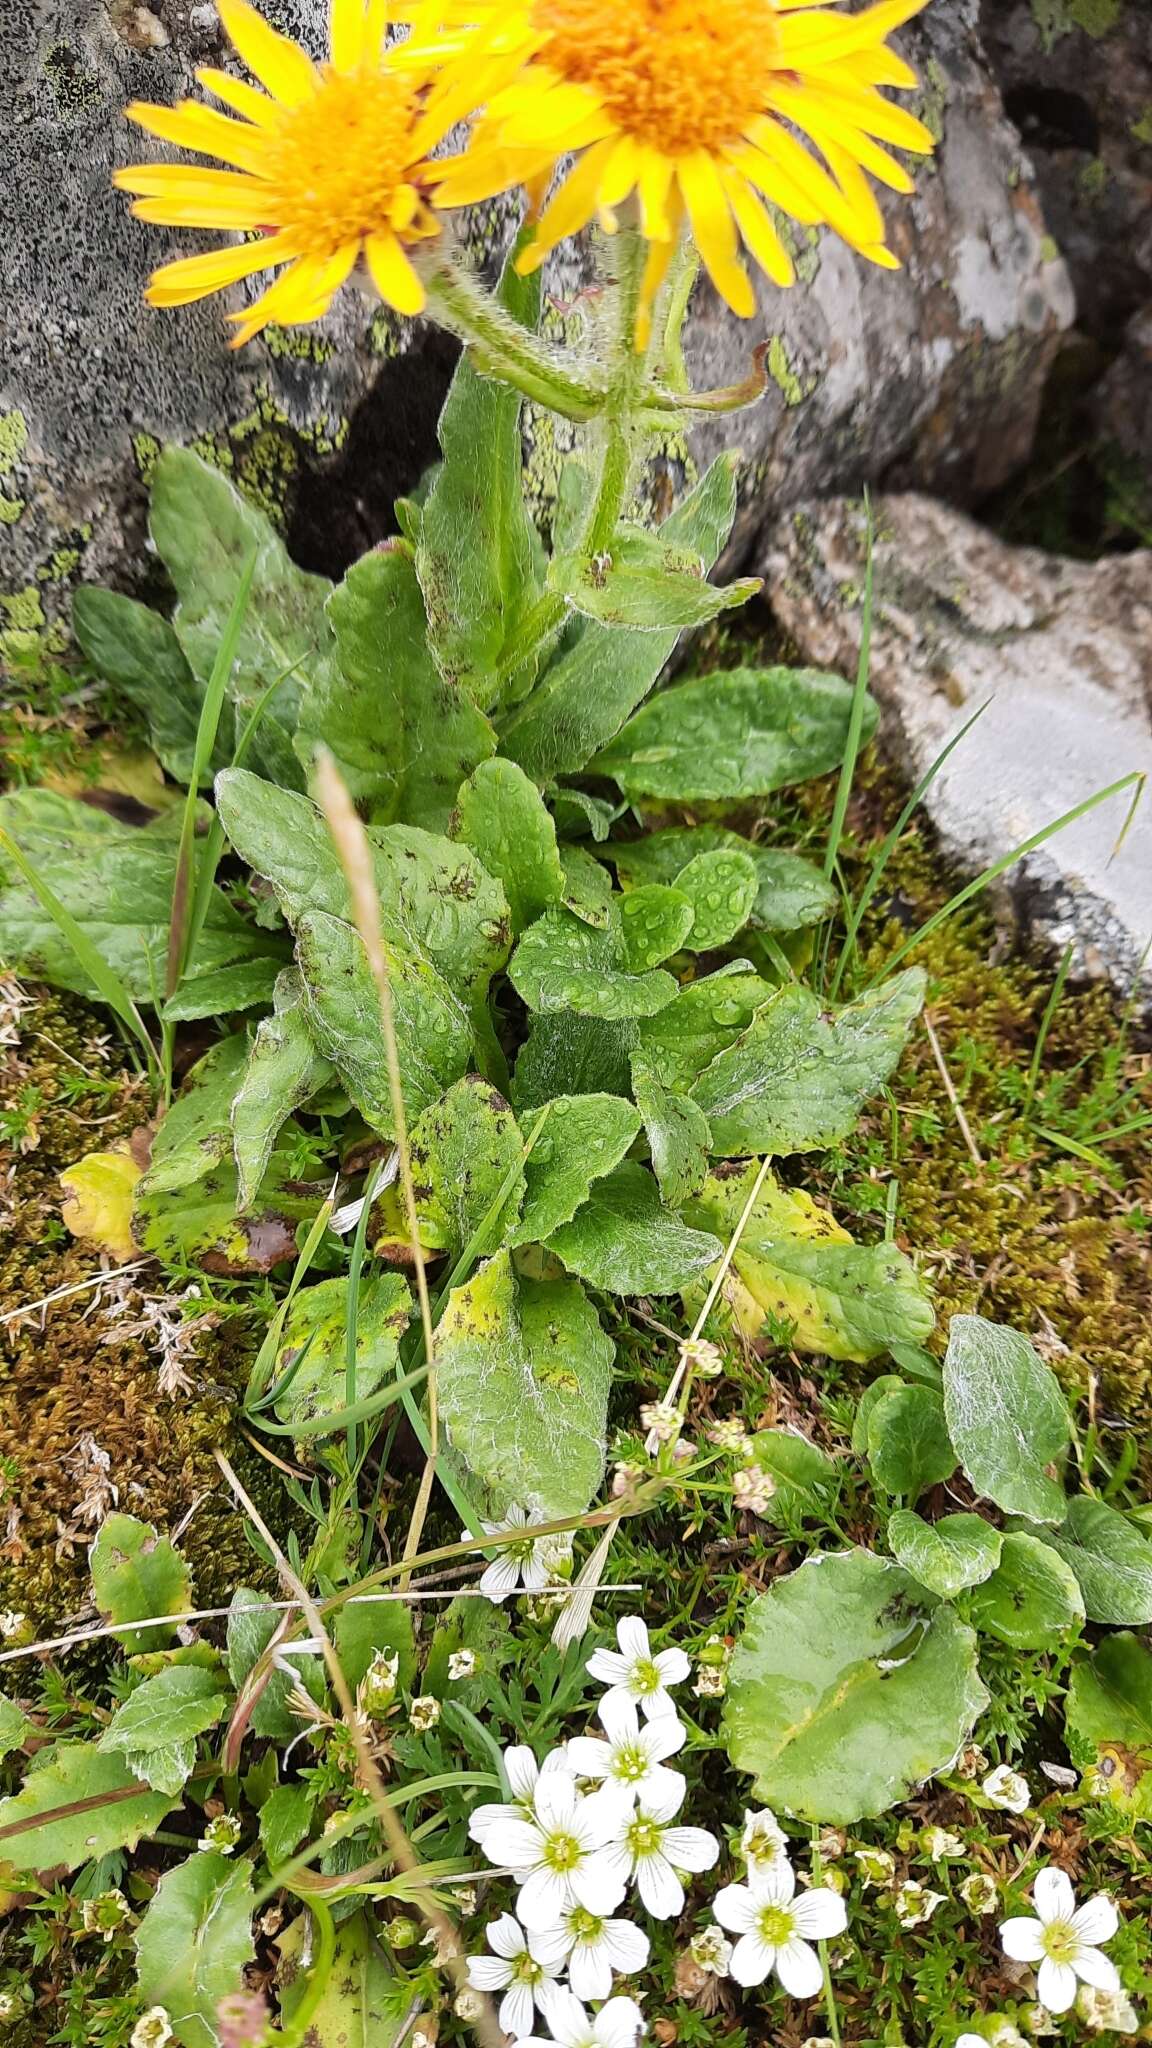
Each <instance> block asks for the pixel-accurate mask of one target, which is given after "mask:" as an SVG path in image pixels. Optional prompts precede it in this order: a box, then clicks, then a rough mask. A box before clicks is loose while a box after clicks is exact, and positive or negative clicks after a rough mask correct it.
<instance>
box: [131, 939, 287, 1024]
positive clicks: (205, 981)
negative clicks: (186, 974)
mask: <svg viewBox="0 0 1152 2048" xmlns="http://www.w3.org/2000/svg"><path fill="white" fill-rule="evenodd" d="M284 966H285V958H284V957H282V956H281V953H280V951H279V949H277V950H276V951H275V952H273V951H271V949H270V950H269V951H268V953H267V954H261V955H259V956H258V957H257V958H256V959H254V960H238V961H236V963H235V964H234V965H233V966H231V967H213V968H211V969H209V971H208V972H207V973H206V974H202V973H197V974H195V975H193V977H192V979H191V980H190V981H182V982H181V984H180V986H179V988H178V989H177V991H176V993H175V995H174V996H169V998H168V1000H167V1002H166V1003H165V1004H164V1006H163V1010H162V1012H161V1014H162V1016H163V1018H164V1022H165V1023H166V1024H191V1023H195V1022H196V1020H197V1019H198V1018H200V1017H226V1016H228V1015H229V1013H230V1012H231V1011H233V1010H255V1009H257V1008H263V1006H264V1004H266V1003H270V1002H271V1001H272V997H273V994H274V991H275V988H276V982H277V979H278V977H279V975H280V973H281V971H282V969H283V967H284Z"/></svg>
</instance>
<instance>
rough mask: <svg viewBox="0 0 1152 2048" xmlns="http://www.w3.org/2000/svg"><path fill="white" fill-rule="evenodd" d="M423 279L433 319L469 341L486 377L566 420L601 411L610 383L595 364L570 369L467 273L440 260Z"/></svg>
mask: <svg viewBox="0 0 1152 2048" xmlns="http://www.w3.org/2000/svg"><path fill="white" fill-rule="evenodd" d="M426 283H427V291H428V310H429V312H430V313H431V315H432V317H433V318H434V319H436V320H438V321H439V322H440V325H441V326H442V327H447V328H448V329H449V331H450V332H451V333H452V334H456V335H459V337H460V339H461V341H466V342H468V343H469V344H470V345H471V347H472V350H473V352H474V354H475V357H476V361H477V363H478V365H479V366H480V368H481V369H483V370H485V371H486V372H487V373H488V374H489V375H490V376H494V377H501V378H503V379H504V381H505V383H508V384H511V385H513V386H514V387H515V389H516V390H517V391H522V392H523V393H524V396H525V397H526V398H531V399H533V400H534V401H535V402H536V403H537V404H538V405H545V406H547V407H548V409H549V411H550V412H556V413H560V414H561V415H562V417H563V418H565V419H570V420H590V419H593V418H595V416H596V414H597V413H599V412H602V411H603V409H604V406H605V404H606V402H607V399H608V387H607V385H606V383H605V381H604V378H603V375H602V373H601V372H600V371H599V370H598V368H597V366H596V365H595V364H593V363H591V362H584V363H582V364H581V365H580V371H579V373H577V372H576V371H574V370H573V368H572V366H571V364H570V363H569V362H568V361H566V360H565V358H564V356H563V355H562V354H561V353H560V351H559V350H558V349H556V348H554V347H553V346H552V344H551V343H550V342H547V341H543V340H541V338H540V336H539V335H537V334H532V333H531V332H530V331H529V330H528V328H526V327H522V326H521V324H520V322H519V321H518V320H514V319H513V317H512V315H511V314H510V313H509V312H507V311H506V309H505V308H504V307H503V306H502V305H500V303H499V301H498V300H497V299H494V298H493V297H492V295H491V293H490V292H488V291H486V290H485V288H484V286H483V285H482V284H480V282H479V280H478V279H477V278H475V277H473V276H472V275H471V274H470V273H469V272H468V271H466V270H464V269H462V268H460V267H459V266H458V265H456V264H454V263H450V262H447V261H444V262H441V263H440V264H439V265H438V267H437V268H436V269H435V270H434V271H433V272H432V273H431V275H430V276H429V277H428V278H427V280H426Z"/></svg>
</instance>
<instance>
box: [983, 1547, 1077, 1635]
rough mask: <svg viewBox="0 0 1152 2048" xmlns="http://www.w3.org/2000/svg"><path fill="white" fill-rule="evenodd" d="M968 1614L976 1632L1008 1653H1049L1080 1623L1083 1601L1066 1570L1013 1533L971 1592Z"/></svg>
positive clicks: (1053, 1553)
mask: <svg viewBox="0 0 1152 2048" xmlns="http://www.w3.org/2000/svg"><path fill="white" fill-rule="evenodd" d="M968 1611H969V1613H970V1615H971V1617H972V1620H973V1621H974V1622H975V1624H976V1627H977V1628H980V1629H983V1630H985V1632H986V1633H987V1634H988V1635H990V1636H995V1637H996V1639H997V1641H998V1642H1001V1643H1007V1645H1008V1647H1009V1649H1011V1650H1050V1649H1055V1648H1056V1647H1057V1646H1058V1644H1059V1642H1060V1639H1061V1637H1062V1636H1064V1635H1065V1634H1067V1631H1068V1630H1069V1629H1070V1628H1076V1627H1077V1626H1078V1625H1079V1623H1080V1622H1082V1621H1083V1619H1084V1601H1083V1599H1082V1597H1081V1593H1080V1588H1079V1586H1078V1585H1077V1583H1076V1574H1075V1573H1074V1571H1073V1570H1072V1568H1071V1566H1070V1565H1067V1564H1065V1562H1064V1559H1063V1558H1062V1557H1060V1556H1059V1555H1058V1553H1057V1552H1056V1551H1054V1550H1051V1549H1050V1548H1049V1547H1048V1545H1047V1543H1043V1542H1041V1540H1040V1538H1039V1537H1038V1536H1030V1535H1027V1534H1026V1533H1025V1532H1024V1531H1022V1530H1019V1531H1014V1532H1010V1533H1009V1534H1008V1535H1007V1536H1005V1537H1004V1539H1003V1543H1002V1545H1001V1550H1000V1562H999V1564H998V1565H997V1567H996V1570H995V1571H994V1572H993V1573H992V1575H991V1577H990V1578H987V1579H985V1580H984V1581H983V1583H982V1584H981V1585H978V1586H975V1587H974V1588H973V1590H972V1597H971V1601H970V1605H969V1610H968Z"/></svg>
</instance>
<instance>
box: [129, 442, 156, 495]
mask: <svg viewBox="0 0 1152 2048" xmlns="http://www.w3.org/2000/svg"><path fill="white" fill-rule="evenodd" d="M132 453H133V456H134V457H135V460H136V469H137V473H138V475H139V477H140V481H141V483H144V484H150V483H151V481H152V472H153V470H154V469H155V467H156V464H157V462H158V461H159V458H160V443H159V441H158V440H157V439H156V436H155V434H133V436H132Z"/></svg>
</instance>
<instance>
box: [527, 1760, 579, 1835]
mask: <svg viewBox="0 0 1152 2048" xmlns="http://www.w3.org/2000/svg"><path fill="white" fill-rule="evenodd" d="M532 1803H533V1806H534V1807H535V1810H536V1818H537V1820H538V1821H539V1823H540V1826H541V1827H542V1828H543V1829H544V1831H545V1833H551V1832H553V1831H555V1830H556V1829H559V1828H571V1829H572V1832H573V1833H576V1832H577V1822H578V1818H579V1812H580V1794H579V1792H578V1791H577V1789H576V1785H575V1782H574V1780H573V1779H572V1778H570V1777H569V1776H568V1774H567V1772H566V1771H548V1772H544V1771H541V1773H540V1776H539V1777H538V1778H537V1780H536V1791H535V1795H534V1797H533V1802H532Z"/></svg>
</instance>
